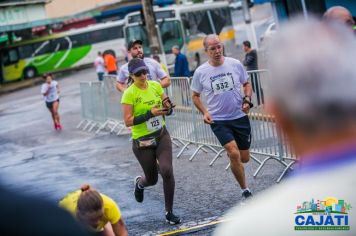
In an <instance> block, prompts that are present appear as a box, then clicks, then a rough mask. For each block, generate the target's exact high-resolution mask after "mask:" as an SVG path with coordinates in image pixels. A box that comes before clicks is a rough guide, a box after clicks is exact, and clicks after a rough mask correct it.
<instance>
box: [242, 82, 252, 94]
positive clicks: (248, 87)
mask: <svg viewBox="0 0 356 236" xmlns="http://www.w3.org/2000/svg"><path fill="white" fill-rule="evenodd" d="M243 90H244V94H245V96H247V97H251V96H252V86H251V84H250V83H249V82H247V83H245V84H244V86H243Z"/></svg>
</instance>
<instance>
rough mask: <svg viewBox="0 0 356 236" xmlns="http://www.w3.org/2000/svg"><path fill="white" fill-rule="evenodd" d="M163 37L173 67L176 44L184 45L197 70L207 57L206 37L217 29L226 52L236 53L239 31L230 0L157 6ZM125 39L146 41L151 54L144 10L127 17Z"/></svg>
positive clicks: (232, 54)
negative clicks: (142, 14)
mask: <svg viewBox="0 0 356 236" xmlns="http://www.w3.org/2000/svg"><path fill="white" fill-rule="evenodd" d="M154 13H155V17H156V22H157V25H158V31H159V32H158V33H159V35H160V41H161V44H162V46H163V49H164V52H165V54H166V62H167V65H168V67H169V68H170V70H171V69H172V68H173V66H174V61H175V56H174V55H173V54H172V52H171V48H172V46H174V45H178V46H179V47H180V48H181V51H182V53H184V54H185V55H186V56H187V58H188V61H189V67H190V70H194V69H195V68H196V67H197V66H199V65H200V64H201V63H202V62H205V61H206V60H207V57H206V55H205V53H204V48H203V38H204V36H205V35H207V34H212V33H216V34H218V35H219V37H220V39H221V41H222V42H223V43H224V47H225V54H226V55H227V56H236V55H234V53H235V52H236V47H235V31H234V27H233V24H232V18H231V12H230V8H229V3H228V2H226V1H223V2H205V3H196V4H182V5H171V6H168V7H162V8H158V7H154ZM124 32H125V39H126V40H127V41H129V40H131V39H140V40H142V41H143V44H144V45H143V46H144V52H145V54H146V55H150V54H151V53H150V48H149V42H148V37H147V31H146V28H145V27H144V26H143V22H142V17H141V14H140V12H132V13H129V14H127V15H126V17H125V29H124Z"/></svg>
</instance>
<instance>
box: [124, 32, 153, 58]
mask: <svg viewBox="0 0 356 236" xmlns="http://www.w3.org/2000/svg"><path fill="white" fill-rule="evenodd" d="M132 39H140V40H142V43H143V45H142V46H143V50H144V53H145V54H146V55H149V54H150V44H149V42H148V36H147V32H146V29H145V28H144V27H143V26H142V25H135V26H130V27H127V28H126V40H127V42H130V40H132Z"/></svg>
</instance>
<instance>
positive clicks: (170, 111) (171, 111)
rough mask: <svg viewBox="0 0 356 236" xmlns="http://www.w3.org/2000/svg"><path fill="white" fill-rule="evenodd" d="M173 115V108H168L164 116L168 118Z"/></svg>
mask: <svg viewBox="0 0 356 236" xmlns="http://www.w3.org/2000/svg"><path fill="white" fill-rule="evenodd" d="M172 113H173V108H169V109H168V111H167V115H166V116H170V115H172Z"/></svg>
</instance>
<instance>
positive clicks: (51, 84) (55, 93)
mask: <svg viewBox="0 0 356 236" xmlns="http://www.w3.org/2000/svg"><path fill="white" fill-rule="evenodd" d="M43 79H44V80H45V81H46V82H45V83H43V84H42V87H41V94H42V95H43V97H44V100H45V102H46V106H47V108H48V110H49V111H50V112H51V115H52V120H53V124H54V129H55V130H61V129H62V125H61V123H60V118H59V113H58V108H59V87H58V82H57V81H55V80H53V76H52V74H44V75H43Z"/></svg>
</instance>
